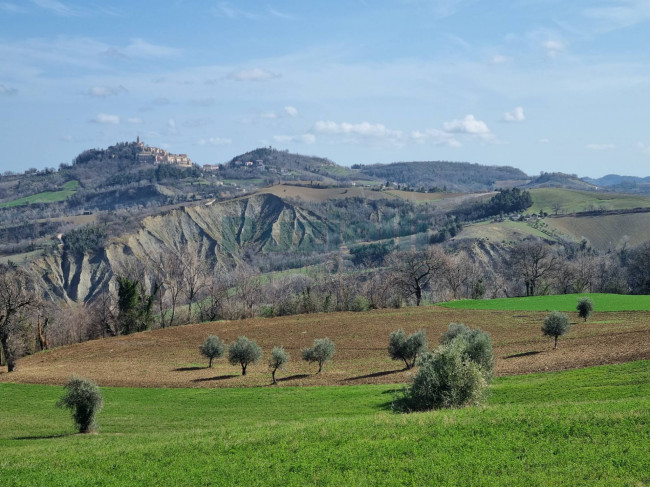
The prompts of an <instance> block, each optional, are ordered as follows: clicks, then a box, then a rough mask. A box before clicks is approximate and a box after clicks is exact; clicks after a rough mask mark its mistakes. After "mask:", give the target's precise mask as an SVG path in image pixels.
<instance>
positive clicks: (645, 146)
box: [636, 142, 650, 156]
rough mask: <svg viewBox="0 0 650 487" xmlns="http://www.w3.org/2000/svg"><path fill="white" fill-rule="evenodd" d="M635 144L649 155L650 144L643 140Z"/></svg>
mask: <svg viewBox="0 0 650 487" xmlns="http://www.w3.org/2000/svg"><path fill="white" fill-rule="evenodd" d="M636 146H637V148H638V149H639V150H640V151H641V152H642V153H643V154H645V155H647V156H650V145H647V144H645V143H643V142H637V144H636Z"/></svg>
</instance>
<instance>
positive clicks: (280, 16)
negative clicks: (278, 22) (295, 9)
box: [269, 7, 296, 20]
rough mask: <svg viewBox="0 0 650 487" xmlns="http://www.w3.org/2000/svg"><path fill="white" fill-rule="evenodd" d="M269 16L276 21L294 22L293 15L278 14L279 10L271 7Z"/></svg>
mask: <svg viewBox="0 0 650 487" xmlns="http://www.w3.org/2000/svg"><path fill="white" fill-rule="evenodd" d="M269 14H271V15H272V16H273V17H275V18H277V19H283V20H296V17H295V15H291V14H288V13H286V12H280V11H279V10H276V9H274V8H272V7H269Z"/></svg>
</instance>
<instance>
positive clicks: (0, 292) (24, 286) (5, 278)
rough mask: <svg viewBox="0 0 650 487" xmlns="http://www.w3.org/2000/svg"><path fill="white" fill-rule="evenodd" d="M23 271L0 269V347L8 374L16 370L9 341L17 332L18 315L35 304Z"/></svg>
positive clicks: (14, 358)
mask: <svg viewBox="0 0 650 487" xmlns="http://www.w3.org/2000/svg"><path fill="white" fill-rule="evenodd" d="M35 299H36V298H35V294H34V292H33V291H32V290H31V289H29V283H28V277H27V274H26V273H25V271H23V270H22V269H20V268H17V267H11V266H2V267H1V268H0V345H1V346H2V353H3V355H4V358H5V361H6V363H7V369H8V371H9V372H13V371H14V370H15V368H16V356H15V354H14V350H13V349H12V347H11V346H10V339H11V338H12V335H13V334H14V333H15V332H16V330H17V326H18V323H17V321H18V320H17V317H18V314H19V313H20V312H21V311H22V310H24V309H26V308H27V307H29V306H31V305H32V304H33V303H34V302H35Z"/></svg>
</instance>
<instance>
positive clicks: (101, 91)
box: [87, 85, 129, 98]
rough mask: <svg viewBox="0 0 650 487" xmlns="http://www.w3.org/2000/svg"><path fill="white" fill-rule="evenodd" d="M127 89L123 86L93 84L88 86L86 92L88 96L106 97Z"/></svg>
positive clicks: (125, 91)
mask: <svg viewBox="0 0 650 487" xmlns="http://www.w3.org/2000/svg"><path fill="white" fill-rule="evenodd" d="M128 91H129V90H127V89H126V88H125V87H124V86H122V85H120V86H115V87H111V86H93V87H92V88H90V89H89V90H88V92H87V94H88V95H89V96H93V97H95V98H107V97H109V96H116V95H119V94H120V93H128Z"/></svg>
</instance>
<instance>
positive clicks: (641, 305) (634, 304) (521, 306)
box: [439, 293, 650, 311]
mask: <svg viewBox="0 0 650 487" xmlns="http://www.w3.org/2000/svg"><path fill="white" fill-rule="evenodd" d="M580 298H591V300H592V301H593V302H594V311H649V310H650V296H632V295H629V294H599V293H588V294H560V295H557V296H531V297H527V298H499V299H463V300H460V301H449V302H447V303H439V306H444V307H446V308H456V309H493V310H512V311H553V310H556V311H575V310H576V306H577V304H578V299H580Z"/></svg>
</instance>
